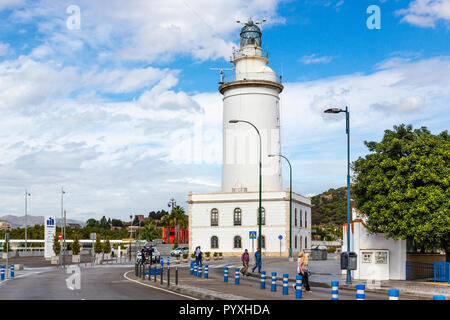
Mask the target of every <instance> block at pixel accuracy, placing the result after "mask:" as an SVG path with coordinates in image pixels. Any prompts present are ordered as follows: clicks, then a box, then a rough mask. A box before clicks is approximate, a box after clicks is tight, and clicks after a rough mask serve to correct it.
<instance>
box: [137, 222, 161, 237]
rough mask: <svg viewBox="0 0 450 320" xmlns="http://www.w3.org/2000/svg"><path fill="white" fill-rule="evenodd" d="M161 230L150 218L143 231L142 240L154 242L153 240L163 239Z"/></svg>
mask: <svg viewBox="0 0 450 320" xmlns="http://www.w3.org/2000/svg"><path fill="white" fill-rule="evenodd" d="M161 236H162V234H161V229H158V228H157V227H156V223H155V221H153V219H151V218H149V219H148V220H147V223H146V224H145V226H144V229H142V231H141V238H142V239H144V240H146V241H152V240H153V239H158V238H161Z"/></svg>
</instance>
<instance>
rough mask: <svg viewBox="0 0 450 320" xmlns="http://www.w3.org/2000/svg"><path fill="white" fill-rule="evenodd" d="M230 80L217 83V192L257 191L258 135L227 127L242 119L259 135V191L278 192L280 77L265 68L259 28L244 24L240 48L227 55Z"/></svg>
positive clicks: (244, 126)
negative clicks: (219, 95)
mask: <svg viewBox="0 0 450 320" xmlns="http://www.w3.org/2000/svg"><path fill="white" fill-rule="evenodd" d="M232 62H233V64H234V65H235V69H236V75H235V79H234V81H231V82H227V83H223V84H222V85H221V86H220V88H219V91H220V93H222V94H223V145H224V150H223V166H222V191H223V192H232V191H233V190H234V191H237V190H247V191H258V190H259V152H260V151H259V137H258V135H257V132H256V130H255V129H254V128H252V127H251V126H250V125H249V124H248V123H240V122H238V123H236V124H233V123H230V120H245V121H248V122H250V123H252V124H253V125H254V126H255V127H256V128H257V129H258V131H259V133H260V135H261V141H262V162H263V171H262V174H263V179H262V189H263V190H265V191H277V190H281V189H282V185H281V164H280V158H269V157H268V154H270V153H272V154H279V153H280V150H281V146H280V107H279V105H280V104H279V101H280V97H279V94H280V93H281V91H282V90H283V86H282V85H281V79H280V78H278V77H277V75H276V74H275V72H273V71H272V69H270V68H269V67H268V66H267V64H268V63H269V59H268V58H267V55H264V54H263V50H262V48H261V30H260V29H259V27H258V26H257V25H256V24H254V23H253V21H251V20H250V21H248V22H247V23H245V24H244V27H243V28H242V30H241V44H240V48H239V50H238V51H235V52H233V58H232Z"/></svg>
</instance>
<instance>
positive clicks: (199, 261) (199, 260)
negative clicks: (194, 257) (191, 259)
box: [198, 250, 203, 266]
mask: <svg viewBox="0 0 450 320" xmlns="http://www.w3.org/2000/svg"><path fill="white" fill-rule="evenodd" d="M202 261H203V252H202V251H201V250H200V252H199V254H198V263H199V265H200V266H202V265H203V262H202Z"/></svg>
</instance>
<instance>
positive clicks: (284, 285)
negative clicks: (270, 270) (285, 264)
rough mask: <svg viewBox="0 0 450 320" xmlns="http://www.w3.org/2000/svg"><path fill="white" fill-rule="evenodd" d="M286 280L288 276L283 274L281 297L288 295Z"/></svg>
mask: <svg viewBox="0 0 450 320" xmlns="http://www.w3.org/2000/svg"><path fill="white" fill-rule="evenodd" d="M288 279H289V275H288V274H287V273H285V274H283V295H284V296H286V295H288V294H289V287H288Z"/></svg>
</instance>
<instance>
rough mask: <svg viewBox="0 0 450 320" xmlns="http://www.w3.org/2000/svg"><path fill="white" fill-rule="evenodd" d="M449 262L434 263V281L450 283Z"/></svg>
mask: <svg viewBox="0 0 450 320" xmlns="http://www.w3.org/2000/svg"><path fill="white" fill-rule="evenodd" d="M449 274H450V262H435V263H434V281H445V282H449V283H450V278H449Z"/></svg>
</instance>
